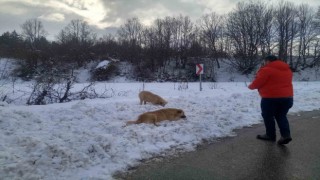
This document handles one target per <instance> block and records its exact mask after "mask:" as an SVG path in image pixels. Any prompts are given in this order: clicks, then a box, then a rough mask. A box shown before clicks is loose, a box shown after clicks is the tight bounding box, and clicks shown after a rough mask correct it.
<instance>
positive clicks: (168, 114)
mask: <svg viewBox="0 0 320 180" xmlns="http://www.w3.org/2000/svg"><path fill="white" fill-rule="evenodd" d="M181 118H186V115H185V114H184V111H183V110H182V109H175V108H165V109H160V110H156V111H151V112H146V113H143V114H141V115H140V116H139V117H138V120H136V121H128V122H127V124H126V125H129V124H140V123H152V124H154V125H156V126H158V124H157V123H158V122H160V121H164V120H169V121H176V120H179V119H181Z"/></svg>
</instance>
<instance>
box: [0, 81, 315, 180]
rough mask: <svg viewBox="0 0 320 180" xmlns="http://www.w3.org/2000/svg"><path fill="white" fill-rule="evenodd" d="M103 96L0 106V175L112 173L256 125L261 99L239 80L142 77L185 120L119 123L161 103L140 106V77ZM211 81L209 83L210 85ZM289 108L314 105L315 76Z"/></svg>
mask: <svg viewBox="0 0 320 180" xmlns="http://www.w3.org/2000/svg"><path fill="white" fill-rule="evenodd" d="M99 85H100V86H101V87H104V88H107V89H108V88H110V89H111V88H112V89H113V96H111V97H110V98H107V99H93V100H81V101H74V102H70V103H63V104H51V105H38V106H24V105H11V104H5V103H2V106H0V137H1V138H0V167H1V168H0V176H1V179H112V174H114V173H115V172H117V171H126V169H128V168H129V167H132V166H135V165H137V164H138V163H139V162H140V160H142V159H147V158H152V157H155V156H166V155H168V154H172V153H174V152H176V151H177V150H179V151H192V150H195V147H196V146H197V144H199V143H201V142H202V141H203V140H211V139H214V138H218V137H225V136H233V135H235V134H234V133H233V130H234V129H237V128H242V127H245V126H251V125H253V124H257V123H262V121H261V116H260V108H259V101H260V97H259V95H258V93H257V92H256V91H250V90H248V89H247V87H246V85H245V83H243V82H233V83H216V84H211V83H203V84H202V87H203V90H202V91H200V90H199V83H189V84H188V89H183V88H182V89H180V90H179V86H180V85H182V84H177V83H148V84H145V85H144V86H145V87H144V88H145V89H146V90H150V91H152V92H155V93H156V94H159V95H161V96H162V97H163V98H164V99H166V100H167V101H168V102H169V103H168V104H167V106H166V107H174V108H181V109H183V110H184V111H185V113H186V115H187V119H186V120H180V121H175V122H169V121H165V122H162V123H160V126H158V127H156V126H154V125H149V124H139V125H131V126H126V127H125V126H124V125H125V122H126V121H128V120H135V119H136V117H137V116H138V115H139V114H141V113H143V112H146V111H151V110H156V109H159V108H161V107H158V106H153V105H150V104H147V105H139V99H138V92H139V91H140V90H141V89H142V88H143V84H142V83H101V84H99ZM213 87H214V88H213ZM294 91H295V98H294V100H295V102H294V106H293V108H292V109H291V110H290V113H294V112H299V111H310V110H314V109H318V108H319V107H320V82H295V83H294Z"/></svg>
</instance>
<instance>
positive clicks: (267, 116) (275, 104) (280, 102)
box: [261, 98, 293, 138]
mask: <svg viewBox="0 0 320 180" xmlns="http://www.w3.org/2000/svg"><path fill="white" fill-rule="evenodd" d="M292 105H293V98H262V99H261V111H262V113H261V115H262V117H263V120H264V125H265V127H266V135H268V136H269V137H276V127H275V120H274V119H276V121H277V124H278V127H279V129H280V134H281V136H282V137H285V138H286V137H291V135H290V127H289V122H288V119H287V113H288V111H289V109H290V108H291V107H292Z"/></svg>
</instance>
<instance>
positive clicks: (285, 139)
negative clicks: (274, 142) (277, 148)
mask: <svg viewBox="0 0 320 180" xmlns="http://www.w3.org/2000/svg"><path fill="white" fill-rule="evenodd" d="M290 141H292V138H291V137H286V138H284V137H281V138H280V139H279V141H278V144H279V145H284V144H288V143H289V142H290Z"/></svg>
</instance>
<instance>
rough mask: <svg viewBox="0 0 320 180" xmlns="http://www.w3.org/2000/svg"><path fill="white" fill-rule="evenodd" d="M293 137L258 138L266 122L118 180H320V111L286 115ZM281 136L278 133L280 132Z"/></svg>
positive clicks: (148, 165) (119, 177) (120, 177)
mask: <svg viewBox="0 0 320 180" xmlns="http://www.w3.org/2000/svg"><path fill="white" fill-rule="evenodd" d="M288 118H289V122H290V127H291V135H292V138H293V140H292V141H291V142H290V143H289V144H288V145H286V146H280V145H277V143H276V142H266V141H261V140H258V139H256V135H257V134H262V133H264V132H265V130H264V126H263V124H259V125H255V126H253V127H250V128H243V129H240V130H236V133H237V136H236V137H228V138H223V139H220V140H218V141H217V142H214V143H212V144H210V145H205V146H204V147H201V148H199V149H198V150H197V151H194V152H187V153H183V154H181V155H179V157H169V158H165V159H163V160H162V161H158V162H156V161H151V162H148V163H144V164H142V165H140V166H139V167H136V168H135V170H133V171H131V172H130V173H129V174H125V175H124V174H122V175H117V176H116V177H115V178H116V179H132V180H147V179H148V180H191V179H194V180H207V179H208V180H209V179H210V180H215V179H217V180H220V179H221V180H234V179H235V180H242V179H243V180H320V135H319V134H320V111H319V110H318V111H311V112H301V113H296V114H292V115H289V116H288ZM277 135H278V138H279V137H280V135H279V132H278V134H277Z"/></svg>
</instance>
